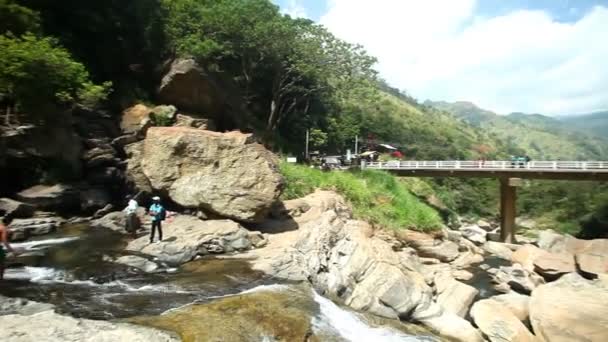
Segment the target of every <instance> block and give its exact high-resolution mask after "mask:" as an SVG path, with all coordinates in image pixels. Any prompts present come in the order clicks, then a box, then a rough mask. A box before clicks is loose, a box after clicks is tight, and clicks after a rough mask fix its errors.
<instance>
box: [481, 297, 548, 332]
mask: <svg viewBox="0 0 608 342" xmlns="http://www.w3.org/2000/svg"><path fill="white" fill-rule="evenodd" d="M471 316H472V317H473V319H474V320H475V324H476V325H477V326H478V327H479V329H480V330H481V331H482V332H483V334H484V335H485V336H486V337H487V338H488V340H490V341H491V342H507V341H512V342H528V341H529V342H533V341H536V338H535V337H534V335H532V333H530V331H528V328H526V326H525V325H524V324H523V323H522V322H521V321H520V320H519V319H518V318H517V317H516V316H515V315H514V314H513V313H512V312H511V311H510V310H509V309H507V308H506V307H505V306H504V305H503V304H502V303H500V302H498V301H495V300H493V299H484V300H480V301H479V302H477V303H475V304H474V305H473V308H471Z"/></svg>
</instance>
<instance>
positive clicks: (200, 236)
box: [127, 215, 252, 265]
mask: <svg viewBox="0 0 608 342" xmlns="http://www.w3.org/2000/svg"><path fill="white" fill-rule="evenodd" d="M251 246H252V244H251V241H249V232H248V231H247V230H246V229H245V228H243V227H242V226H241V225H239V224H238V223H236V222H233V221H229V220H214V221H201V220H199V219H198V218H196V217H192V216H186V215H179V216H176V217H175V218H174V219H173V220H172V221H171V222H166V223H165V224H164V225H163V241H162V242H161V243H153V244H150V243H149V237H148V236H143V237H141V238H139V239H136V240H133V241H131V242H130V243H129V245H128V246H127V250H128V251H132V252H140V253H143V254H147V255H151V256H154V257H156V258H158V260H159V261H161V262H165V263H168V264H172V265H179V264H183V263H185V262H188V261H191V260H193V259H194V258H195V257H196V256H197V255H208V254H222V253H231V252H235V251H244V250H247V249H249V248H251Z"/></svg>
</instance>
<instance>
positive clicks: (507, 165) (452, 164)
mask: <svg viewBox="0 0 608 342" xmlns="http://www.w3.org/2000/svg"><path fill="white" fill-rule="evenodd" d="M362 168H365V169H377V170H465V171H466V170H513V169H519V170H522V169H524V170H525V169H527V170H538V171H541V170H548V171H550V170H560V171H568V170H570V171H581V170H589V171H600V172H608V161H529V162H523V161H509V160H492V161H476V160H441V161H397V160H394V161H386V162H367V163H363V164H362Z"/></svg>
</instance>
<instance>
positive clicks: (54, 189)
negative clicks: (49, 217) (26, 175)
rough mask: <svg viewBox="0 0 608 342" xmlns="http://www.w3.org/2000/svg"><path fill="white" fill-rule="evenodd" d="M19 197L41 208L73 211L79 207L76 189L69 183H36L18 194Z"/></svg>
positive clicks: (20, 199) (24, 201) (22, 200)
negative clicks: (48, 184)
mask: <svg viewBox="0 0 608 342" xmlns="http://www.w3.org/2000/svg"><path fill="white" fill-rule="evenodd" d="M17 199H18V200H19V201H21V202H23V203H27V204H30V205H32V206H34V207H35V208H36V209H39V210H49V211H60V212H62V211H63V212H65V211H71V210H75V209H77V208H79V205H80V203H79V196H78V192H77V191H76V189H74V188H73V187H71V186H69V185H63V184H56V185H52V186H47V185H36V186H34V187H31V188H29V189H26V190H23V191H21V192H20V193H18V194H17Z"/></svg>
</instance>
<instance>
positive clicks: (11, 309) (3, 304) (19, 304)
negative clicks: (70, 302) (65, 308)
mask: <svg viewBox="0 0 608 342" xmlns="http://www.w3.org/2000/svg"><path fill="white" fill-rule="evenodd" d="M54 307H55V306H54V305H53V304H47V303H38V302H34V301H30V300H27V299H23V298H9V297H5V296H2V295H0V316H3V315H23V316H29V315H34V314H37V313H39V312H43V311H49V310H53V309H54ZM3 332H5V331H3Z"/></svg>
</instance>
